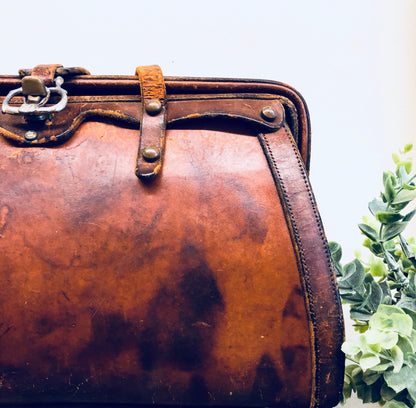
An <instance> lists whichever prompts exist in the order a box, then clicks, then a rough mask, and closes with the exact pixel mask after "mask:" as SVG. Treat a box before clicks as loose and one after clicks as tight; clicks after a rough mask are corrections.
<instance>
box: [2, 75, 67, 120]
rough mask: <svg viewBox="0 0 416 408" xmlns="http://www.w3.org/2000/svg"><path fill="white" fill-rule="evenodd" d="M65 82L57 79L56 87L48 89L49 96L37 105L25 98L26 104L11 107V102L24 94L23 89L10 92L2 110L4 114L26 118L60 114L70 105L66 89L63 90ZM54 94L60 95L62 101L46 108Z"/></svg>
mask: <svg viewBox="0 0 416 408" xmlns="http://www.w3.org/2000/svg"><path fill="white" fill-rule="evenodd" d="M63 82H64V80H63V79H62V77H57V78H56V80H55V84H56V87H53V88H46V91H47V94H46V95H45V96H44V97H43V98H42V99H41V100H40V101H39V102H37V103H30V102H28V100H27V98H26V97H24V102H23V104H22V105H20V106H10V101H11V100H12V99H13V98H14V97H15V96H19V95H22V94H23V88H18V89H14V90H12V91H10V92H9V93H8V94H7V96H6V98H5V99H4V101H3V104H2V107H1V110H2V112H3V113H9V114H11V115H25V117H26V116H34V117H35V116H41V115H44V114H52V113H55V112H60V111H61V110H63V109H64V108H65V106H66V105H67V103H68V95H67V92H66V91H65V89H62V88H61V85H62V84H63ZM52 93H57V94H59V95H60V97H61V99H60V100H59V102H58V103H56V104H55V105H52V106H47V107H46V106H44V105H45V104H46V103H47V102H48V100H49V97H50V95H51V94H52Z"/></svg>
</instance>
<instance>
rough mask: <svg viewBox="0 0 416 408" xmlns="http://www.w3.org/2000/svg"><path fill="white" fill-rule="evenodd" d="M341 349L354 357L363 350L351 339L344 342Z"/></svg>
mask: <svg viewBox="0 0 416 408" xmlns="http://www.w3.org/2000/svg"><path fill="white" fill-rule="evenodd" d="M341 350H342V351H343V353H344V354H346V355H347V356H350V357H354V356H355V355H356V354H358V353H359V352H360V351H361V348H360V347H359V346H357V345H356V344H355V343H352V342H351V341H346V342H344V343H343V344H342V346H341Z"/></svg>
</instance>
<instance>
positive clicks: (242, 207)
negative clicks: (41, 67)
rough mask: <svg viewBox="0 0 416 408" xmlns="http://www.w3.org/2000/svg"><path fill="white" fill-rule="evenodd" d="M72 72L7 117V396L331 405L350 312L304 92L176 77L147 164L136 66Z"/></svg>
mask: <svg viewBox="0 0 416 408" xmlns="http://www.w3.org/2000/svg"><path fill="white" fill-rule="evenodd" d="M28 74H30V73H28ZM19 84H20V78H17V77H0V102H2V101H4V100H5V95H6V94H7V92H9V91H10V90H12V89H13V88H14V87H15V86H20V85H19ZM63 86H64V87H65V89H66V90H67V91H68V94H69V96H68V105H67V107H66V108H65V109H64V110H63V111H62V112H58V113H56V114H55V115H54V117H53V120H51V121H50V123H49V122H46V123H45V124H40V125H39V126H38V125H36V124H34V123H33V121H29V122H27V123H26V122H25V121H24V120H23V118H22V117H18V116H12V115H2V116H1V117H0V136H2V138H1V139H0V168H1V170H2V173H3V174H4V177H1V178H0V191H1V192H2V193H1V194H0V253H1V254H2V255H1V257H2V263H1V264H0V288H2V289H0V291H1V292H2V293H1V294H0V299H1V300H0V314H1V316H2V318H3V319H2V323H3V324H2V325H1V326H0V366H1V369H2V372H3V374H2V384H3V385H4V386H3V387H1V388H0V405H1V404H2V403H6V404H18V403H31V404H32V403H53V404H73V403H81V404H84V403H85V404H92V403H97V404H99V405H100V406H101V405H105V404H108V403H114V404H119V403H121V404H134V405H136V406H137V405H140V406H142V407H144V406H147V405H153V404H157V405H163V406H165V405H166V406H172V405H188V406H213V407H214V406H253V407H260V406H275V407H290V406H293V407H326V406H333V405H335V404H336V403H337V399H338V397H339V393H340V391H341V388H342V380H343V379H342V373H343V358H342V356H341V354H340V345H341V343H342V337H343V326H342V311H341V308H340V302H339V298H338V296H337V288H336V284H335V280H334V273H333V268H332V264H331V261H330V259H329V253H328V249H327V246H326V239H325V235H324V232H323V228H322V223H321V221H320V218H319V214H318V211H317V208H316V204H315V201H314V197H313V193H312V190H311V188H310V185H309V182H308V180H307V169H308V165H309V152H310V125H309V116H308V112H307V108H306V105H305V103H304V101H303V99H302V97H301V96H300V95H299V94H298V93H297V91H295V90H293V88H291V87H289V86H287V85H285V84H281V83H277V82H271V81H252V80H230V79H206V78H175V77H165V86H166V105H165V108H164V109H165V110H166V137H165V136H164V137H165V138H166V146H164V147H163V153H164V157H163V167H161V171H160V173H159V174H158V175H157V177H155V178H153V179H151V180H143V179H139V178H138V177H136V174H135V167H136V170H137V157H138V154H139V155H140V154H141V147H140V148H139V141H140V140H141V137H142V136H141V132H142V131H143V132H144V131H145V130H146V129H144V127H143V128H142V129H140V128H141V125H142V123H143V122H142V116H141V115H142V111H143V109H144V106H142V103H143V101H142V98H141V97H140V87H141V85H140V82H139V81H138V79H137V77H114V76H111V77H93V76H89V75H82V76H74V77H68V78H65V83H64V85H63ZM19 98H20V97H17V98H15V100H14V101H13V104H14V105H19V104H20V103H21V102H22V100H23V99H22V98H20V99H19ZM53 102H54V100H53V99H52V100H51V103H53ZM270 110H271V111H272V113H273V115H274V116H273V117H269V116H268V115H269V113H270ZM36 126H38V128H36ZM33 129H35V130H36V132H37V133H38V137H37V138H36V139H35V140H29V139H27V138H26V137H25V134H26V133H27V132H28V131H31V130H33ZM155 129H156V130H157V128H155ZM138 148H139V152H138ZM322 293H324V294H325V296H321V294H322Z"/></svg>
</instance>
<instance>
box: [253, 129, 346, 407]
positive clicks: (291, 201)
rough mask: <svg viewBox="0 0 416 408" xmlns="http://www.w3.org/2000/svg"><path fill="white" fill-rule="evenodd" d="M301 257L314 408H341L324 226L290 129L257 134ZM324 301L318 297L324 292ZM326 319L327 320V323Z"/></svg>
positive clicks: (340, 365) (338, 333)
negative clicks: (310, 352) (308, 327)
mask: <svg viewBox="0 0 416 408" xmlns="http://www.w3.org/2000/svg"><path fill="white" fill-rule="evenodd" d="M259 141H260V144H261V146H262V148H263V151H264V153H265V155H266V158H267V161H268V163H269V166H270V169H271V172H272V175H273V178H274V180H275V183H276V187H277V191H278V193H279V196H280V199H281V201H282V207H283V208H284V209H285V213H286V214H285V215H286V220H287V224H288V227H289V230H290V233H291V236H292V242H293V246H294V250H295V253H296V256H297V258H298V264H299V272H300V279H301V283H302V285H303V292H304V295H305V305H306V310H307V315H308V320H309V326H310V331H311V335H310V339H311V347H312V367H313V369H314V370H313V377H312V395H311V403H310V407H311V408H317V407H332V406H335V405H336V404H338V402H339V400H340V395H341V392H342V386H343V380H344V365H345V357H344V354H343V353H342V351H341V345H342V342H343V341H344V323H343V315H342V308H341V302H340V298H339V294H338V288H337V284H336V280H335V273H334V267H333V264H332V260H331V256H330V253H329V249H328V245H327V240H326V237H325V232H324V229H323V225H322V221H321V218H320V215H319V212H318V209H317V206H316V202H315V198H314V195H313V192H312V188H311V186H310V184H309V180H308V177H307V174H306V171H305V169H304V166H303V163H302V159H301V157H300V155H299V152H298V149H297V146H296V144H295V142H294V140H293V138H292V136H291V135H290V131H289V130H288V128H287V127H286V126H285V127H282V128H281V129H280V130H278V131H277V132H276V133H273V134H270V135H263V134H261V135H259ZM321 292H322V293H324V294H325V296H320V293H321ZM324 317H326V318H324Z"/></svg>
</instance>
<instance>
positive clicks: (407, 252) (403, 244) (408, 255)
mask: <svg viewBox="0 0 416 408" xmlns="http://www.w3.org/2000/svg"><path fill="white" fill-rule="evenodd" d="M399 240H400V246H401V247H402V251H403V253H404V255H405V257H406V258H414V257H415V253H414V252H413V250H412V248H411V246H410V244H409V243H408V242H407V241H406V240H405V239H404V238H403V237H402V235H401V234H400V235H399Z"/></svg>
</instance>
